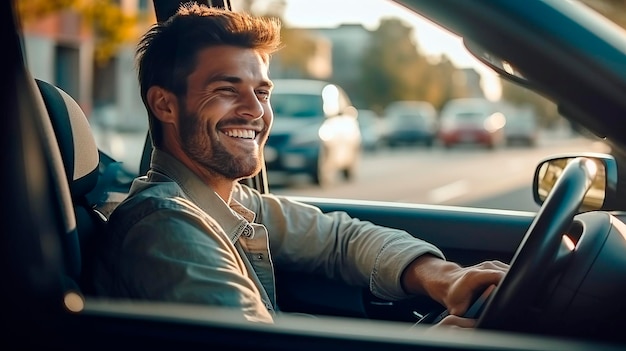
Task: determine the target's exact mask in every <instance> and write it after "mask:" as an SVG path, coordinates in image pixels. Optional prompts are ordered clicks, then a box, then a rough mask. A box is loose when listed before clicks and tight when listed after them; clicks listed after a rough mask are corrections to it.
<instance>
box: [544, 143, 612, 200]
mask: <svg viewBox="0 0 626 351" xmlns="http://www.w3.org/2000/svg"><path fill="white" fill-rule="evenodd" d="M579 157H584V158H587V159H590V160H592V161H594V163H595V164H596V166H597V167H598V172H597V174H596V178H595V179H594V180H593V181H592V183H591V188H590V189H589V190H588V191H587V194H586V195H585V198H584V200H583V203H582V205H581V207H580V209H579V211H580V212H587V211H594V210H611V209H612V207H613V206H614V204H615V199H616V196H617V162H616V161H615V158H614V157H613V156H611V155H608V154H599V153H581V154H571V155H559V156H553V157H550V158H547V159H544V160H542V161H541V162H540V163H539V165H538V166H537V169H536V170H535V176H534V179H533V197H534V199H535V202H536V203H537V204H539V205H542V204H543V202H544V201H545V200H546V198H547V197H548V194H550V191H551V190H552V188H553V187H554V184H555V183H556V181H557V180H558V179H559V176H560V175H561V173H562V172H563V169H565V166H566V165H567V164H568V163H569V162H570V161H572V160H574V159H576V158H579Z"/></svg>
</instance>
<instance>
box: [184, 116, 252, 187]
mask: <svg viewBox="0 0 626 351" xmlns="http://www.w3.org/2000/svg"><path fill="white" fill-rule="evenodd" d="M220 138H229V137H228V136H226V135H224V134H222V133H219V132H218V131H216V130H210V129H209V128H208V127H207V126H206V125H204V124H203V123H202V121H201V118H200V117H199V116H197V115H195V114H189V113H185V116H184V117H183V118H182V119H181V121H180V139H181V141H182V146H183V149H184V152H185V153H186V154H187V155H188V156H189V158H191V159H192V160H193V161H194V162H196V163H198V164H200V165H201V166H202V167H203V168H204V169H206V170H207V171H209V172H210V173H213V174H218V175H221V176H222V177H224V178H226V179H231V180H239V179H242V178H247V177H251V176H253V175H256V174H257V173H258V172H259V171H260V170H261V161H260V157H259V156H258V152H255V153H254V155H253V154H246V155H239V156H237V155H234V154H232V153H230V152H229V151H228V150H227V149H226V148H225V147H224V145H222V144H221V143H220V140H219V139H220Z"/></svg>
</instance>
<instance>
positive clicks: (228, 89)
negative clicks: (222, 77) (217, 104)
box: [215, 86, 237, 93]
mask: <svg viewBox="0 0 626 351" xmlns="http://www.w3.org/2000/svg"><path fill="white" fill-rule="evenodd" d="M215 90H216V91H223V92H228V93H236V92H237V89H235V87H232V86H222V87H219V88H217V89H215Z"/></svg>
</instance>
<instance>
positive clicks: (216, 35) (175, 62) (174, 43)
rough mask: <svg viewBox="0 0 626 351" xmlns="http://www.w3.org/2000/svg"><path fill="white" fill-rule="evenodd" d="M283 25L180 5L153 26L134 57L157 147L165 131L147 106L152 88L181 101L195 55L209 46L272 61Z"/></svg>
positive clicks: (138, 46) (201, 6) (263, 18)
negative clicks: (248, 52)
mask: <svg viewBox="0 0 626 351" xmlns="http://www.w3.org/2000/svg"><path fill="white" fill-rule="evenodd" d="M280 27H281V24H280V22H279V20H278V19H276V18H269V17H255V16H252V15H250V14H247V13H240V12H233V11H230V10H225V9H221V8H213V7H208V6H206V5H202V4H198V3H196V2H188V3H185V4H182V5H181V6H180V8H179V9H178V11H177V12H176V14H174V15H173V16H172V17H170V18H169V19H168V20H167V21H164V22H161V23H156V24H155V25H153V26H152V27H151V28H150V29H149V30H148V31H147V32H146V33H145V34H144V35H143V36H142V37H141V39H140V41H139V44H138V45H137V49H136V52H135V59H136V64H137V70H138V78H139V86H140V91H141V99H142V100H143V103H144V105H145V107H146V110H147V112H148V119H149V124H150V133H151V137H152V143H153V145H154V146H160V144H161V139H162V135H163V132H162V127H161V124H160V122H159V120H157V119H156V117H155V116H154V114H153V113H152V111H151V109H150V107H149V105H148V103H147V93H148V89H149V88H150V87H152V86H159V87H161V88H164V89H166V90H168V91H170V92H172V93H173V94H175V95H176V96H177V97H178V98H179V99H180V98H181V97H183V96H185V95H186V93H187V77H188V76H189V74H191V73H192V72H193V71H194V69H195V67H196V64H197V62H196V61H197V60H196V58H197V54H198V53H199V52H200V51H201V50H203V49H206V48H208V47H212V46H217V45H231V46H237V47H242V48H248V49H254V50H256V51H258V52H259V53H260V54H261V56H262V57H263V59H264V60H265V61H266V62H268V61H269V59H270V57H271V55H272V54H273V53H274V52H276V51H277V50H279V49H280V48H281V45H282V44H281V41H280Z"/></svg>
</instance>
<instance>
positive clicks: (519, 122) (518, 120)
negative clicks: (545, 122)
mask: <svg viewBox="0 0 626 351" xmlns="http://www.w3.org/2000/svg"><path fill="white" fill-rule="evenodd" d="M504 135H505V138H506V143H507V145H519V144H521V145H526V146H531V147H532V146H536V145H537V141H538V139H539V122H538V121H537V116H536V115H535V112H534V111H533V108H532V107H529V106H525V107H517V108H513V109H511V110H510V111H509V113H507V114H506V125H505V126H504Z"/></svg>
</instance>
